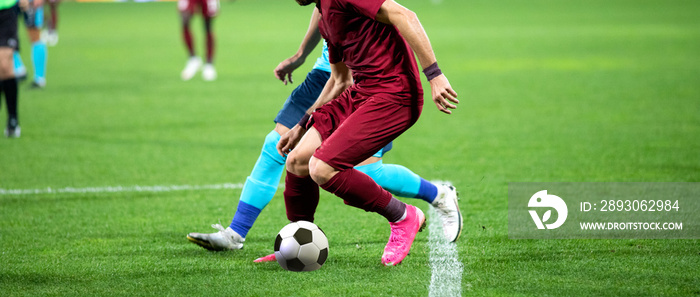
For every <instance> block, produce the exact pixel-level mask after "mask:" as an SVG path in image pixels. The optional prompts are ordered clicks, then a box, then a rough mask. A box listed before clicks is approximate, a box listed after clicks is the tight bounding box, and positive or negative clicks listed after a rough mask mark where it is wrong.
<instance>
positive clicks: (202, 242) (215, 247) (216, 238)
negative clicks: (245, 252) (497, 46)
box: [187, 224, 245, 251]
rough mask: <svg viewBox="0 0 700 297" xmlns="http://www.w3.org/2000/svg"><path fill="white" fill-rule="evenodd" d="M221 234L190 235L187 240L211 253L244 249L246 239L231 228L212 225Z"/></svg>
mask: <svg viewBox="0 0 700 297" xmlns="http://www.w3.org/2000/svg"><path fill="white" fill-rule="evenodd" d="M211 226H212V227H213V228H214V229H218V230H219V232H215V233H190V234H187V239H189V240H190V241H191V242H193V243H195V244H197V245H199V246H201V247H203V248H205V249H208V250H210V251H226V250H240V249H242V248H243V242H244V241H245V238H243V237H242V236H240V235H238V233H236V231H233V229H231V227H228V228H226V229H224V227H223V226H221V225H220V224H214V225H211Z"/></svg>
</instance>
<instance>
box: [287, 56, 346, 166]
mask: <svg viewBox="0 0 700 297" xmlns="http://www.w3.org/2000/svg"><path fill="white" fill-rule="evenodd" d="M351 85H352V71H350V69H349V68H348V67H347V66H346V65H345V64H344V63H342V62H339V63H335V64H331V76H330V78H329V79H328V81H327V82H326V85H325V86H324V87H323V91H321V94H320V95H319V96H318V99H316V102H314V104H313V105H311V107H310V108H309V109H308V110H307V111H306V114H307V115H310V114H311V113H312V112H313V111H314V110H316V108H319V107H321V106H322V105H324V104H326V103H328V102H330V101H331V100H333V99H335V98H337V97H338V96H340V94H341V93H343V91H345V89H347V88H348V87H350V86H351ZM305 119H306V120H308V117H305ZM302 121H304V119H302ZM304 126H305V125H304ZM305 133H306V127H302V125H299V124H297V125H295V126H294V127H293V128H292V129H291V130H289V132H287V133H285V134H284V135H282V137H281V138H280V141H279V142H278V143H277V152H278V153H279V154H280V155H282V156H284V155H286V154H287V153H289V152H290V151H291V150H292V149H294V147H295V146H296V145H297V143H298V142H299V140H301V137H302V136H304V134H305Z"/></svg>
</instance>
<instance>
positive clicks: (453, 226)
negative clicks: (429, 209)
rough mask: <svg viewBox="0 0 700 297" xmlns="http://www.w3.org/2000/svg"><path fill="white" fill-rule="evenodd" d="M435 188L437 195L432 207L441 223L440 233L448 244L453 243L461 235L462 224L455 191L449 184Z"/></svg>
mask: <svg viewBox="0 0 700 297" xmlns="http://www.w3.org/2000/svg"><path fill="white" fill-rule="evenodd" d="M437 188H438V194H437V197H435V200H434V201H433V203H432V206H433V207H435V210H437V213H438V217H440V221H442V232H443V235H444V236H445V239H447V241H449V242H455V241H457V239H458V238H459V236H460V235H461V234H462V226H463V224H464V222H463V219H462V213H461V212H460V210H459V204H458V203H457V189H455V187H454V186H452V185H451V184H449V183H442V184H438V185H437Z"/></svg>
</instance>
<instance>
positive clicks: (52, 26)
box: [42, 0, 61, 46]
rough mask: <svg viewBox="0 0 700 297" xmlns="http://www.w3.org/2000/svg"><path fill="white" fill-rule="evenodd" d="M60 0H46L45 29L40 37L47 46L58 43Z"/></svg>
mask: <svg viewBox="0 0 700 297" xmlns="http://www.w3.org/2000/svg"><path fill="white" fill-rule="evenodd" d="M59 2H61V1H60V0H47V4H48V6H49V14H48V16H47V17H46V31H44V32H42V33H43V36H42V39H44V40H45V41H46V44H48V45H49V46H56V44H58V27H57V26H58V3H59Z"/></svg>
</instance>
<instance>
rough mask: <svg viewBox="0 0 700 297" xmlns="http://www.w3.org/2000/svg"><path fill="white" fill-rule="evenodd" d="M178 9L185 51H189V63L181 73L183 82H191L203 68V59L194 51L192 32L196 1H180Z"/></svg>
mask: <svg viewBox="0 0 700 297" xmlns="http://www.w3.org/2000/svg"><path fill="white" fill-rule="evenodd" d="M177 8H178V11H179V12H180V24H181V28H182V41H183V42H184V43H185V49H186V50H187V55H188V59H187V63H186V64H185V68H184V69H183V70H182V72H181V73H180V77H181V78H182V80H190V79H192V77H194V75H195V74H197V71H199V68H200V67H202V59H200V58H199V57H197V56H196V54H195V49H194V42H193V41H192V32H191V31H190V22H191V20H192V15H193V14H194V9H195V1H194V0H179V1H178V2H177Z"/></svg>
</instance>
